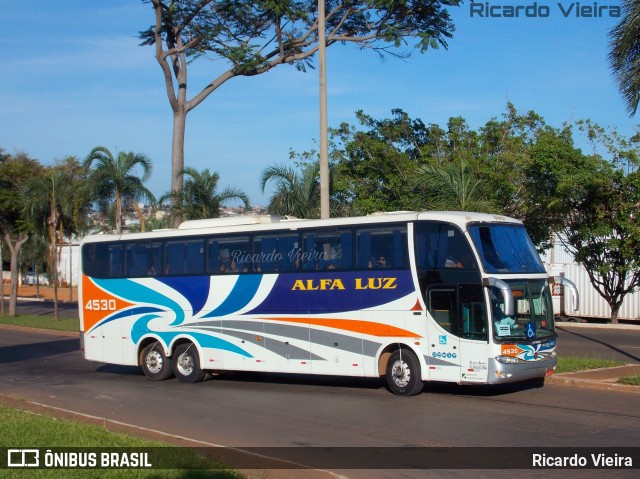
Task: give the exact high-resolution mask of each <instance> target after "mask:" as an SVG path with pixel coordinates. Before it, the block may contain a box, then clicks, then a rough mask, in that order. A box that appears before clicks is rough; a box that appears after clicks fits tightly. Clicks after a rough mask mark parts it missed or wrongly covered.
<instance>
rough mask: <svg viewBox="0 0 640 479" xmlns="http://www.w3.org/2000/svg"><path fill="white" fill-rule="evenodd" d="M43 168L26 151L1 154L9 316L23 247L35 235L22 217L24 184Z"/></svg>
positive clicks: (0, 219)
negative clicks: (9, 283)
mask: <svg viewBox="0 0 640 479" xmlns="http://www.w3.org/2000/svg"><path fill="white" fill-rule="evenodd" d="M41 171H42V166H41V165H40V163H39V162H38V161H36V160H33V159H31V158H29V156H28V155H27V154H25V153H19V154H17V155H15V156H10V155H3V156H2V157H0V234H2V241H4V242H5V243H6V245H7V247H8V248H9V253H10V264H11V290H10V294H9V311H8V314H9V316H15V315H16V305H17V299H18V275H19V271H20V268H19V261H18V260H19V254H20V249H21V248H22V246H23V245H24V244H25V243H26V242H27V240H28V239H29V237H30V236H31V235H32V234H33V229H32V224H30V223H29V222H28V221H26V220H25V218H24V217H23V209H24V205H25V201H26V197H25V189H24V185H25V184H26V183H27V181H28V180H29V179H30V178H32V177H33V176H34V175H38V174H39V173H40V172H41Z"/></svg>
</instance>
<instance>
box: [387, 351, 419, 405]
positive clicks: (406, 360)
mask: <svg viewBox="0 0 640 479" xmlns="http://www.w3.org/2000/svg"><path fill="white" fill-rule="evenodd" d="M386 378H387V385H388V386H389V389H390V390H391V392H392V393H393V394H395V395H397V396H415V395H416V394H419V393H420V392H422V388H423V386H424V383H423V382H422V377H421V374H420V363H419V362H418V358H416V355H415V354H413V352H411V351H410V350H408V349H402V350H400V349H397V350H395V351H394V352H392V353H391V356H389V361H388V362H387V374H386Z"/></svg>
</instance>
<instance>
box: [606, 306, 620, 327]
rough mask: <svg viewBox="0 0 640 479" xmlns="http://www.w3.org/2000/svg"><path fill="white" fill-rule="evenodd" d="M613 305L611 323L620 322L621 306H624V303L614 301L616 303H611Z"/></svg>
mask: <svg viewBox="0 0 640 479" xmlns="http://www.w3.org/2000/svg"><path fill="white" fill-rule="evenodd" d="M610 306H611V317H610V318H609V322H610V323H611V324H618V313H619V312H620V306H622V303H621V302H619V303H614V304H610Z"/></svg>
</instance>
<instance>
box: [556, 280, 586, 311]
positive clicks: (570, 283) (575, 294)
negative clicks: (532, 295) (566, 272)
mask: <svg viewBox="0 0 640 479" xmlns="http://www.w3.org/2000/svg"><path fill="white" fill-rule="evenodd" d="M551 279H553V282H554V283H558V284H561V285H562V286H566V287H567V288H569V291H571V296H572V297H573V310H574V311H578V309H579V308H580V294H579V293H578V288H577V287H576V285H575V284H574V283H573V281H569V280H568V279H567V278H565V277H564V276H552V277H551Z"/></svg>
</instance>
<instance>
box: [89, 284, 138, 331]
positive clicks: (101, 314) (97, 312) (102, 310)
mask: <svg viewBox="0 0 640 479" xmlns="http://www.w3.org/2000/svg"><path fill="white" fill-rule="evenodd" d="M81 301H82V311H83V319H84V321H83V322H84V324H83V328H82V330H83V331H85V332H86V331H89V330H90V329H91V328H92V327H93V326H94V325H95V324H96V323H98V322H99V321H101V320H103V319H104V318H106V317H107V316H109V315H110V314H113V313H115V312H116V311H121V310H122V309H124V308H128V307H129V306H133V303H129V302H128V301H123V300H121V299H119V298H116V297H115V296H113V295H111V294H109V293H108V292H107V291H104V290H102V289H100V288H99V287H98V286H96V285H95V283H94V282H93V281H91V279H90V278H89V277H88V276H85V275H82V299H81Z"/></svg>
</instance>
